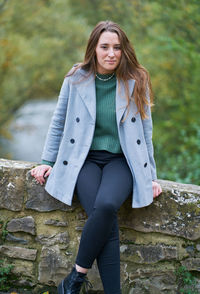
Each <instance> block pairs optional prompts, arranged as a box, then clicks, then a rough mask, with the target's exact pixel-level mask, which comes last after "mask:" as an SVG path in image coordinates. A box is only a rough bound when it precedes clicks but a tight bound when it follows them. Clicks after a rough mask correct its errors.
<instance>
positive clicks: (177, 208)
mask: <svg viewBox="0 0 200 294" xmlns="http://www.w3.org/2000/svg"><path fill="white" fill-rule="evenodd" d="M159 183H160V184H161V186H162V189H163V193H162V195H160V196H159V197H158V198H156V199H155V200H154V202H153V203H152V204H151V205H150V206H148V207H144V208H138V209H130V207H131V199H130V198H129V199H128V200H127V201H126V203H125V204H124V205H123V206H122V207H121V209H120V213H119V222H120V226H121V227H122V228H123V227H124V228H132V229H134V230H136V231H140V232H159V233H162V234H168V235H173V236H180V237H184V238H186V239H189V240H197V239H199V238H200V221H199V220H200V186H196V185H188V184H181V183H175V182H171V181H164V180H159Z"/></svg>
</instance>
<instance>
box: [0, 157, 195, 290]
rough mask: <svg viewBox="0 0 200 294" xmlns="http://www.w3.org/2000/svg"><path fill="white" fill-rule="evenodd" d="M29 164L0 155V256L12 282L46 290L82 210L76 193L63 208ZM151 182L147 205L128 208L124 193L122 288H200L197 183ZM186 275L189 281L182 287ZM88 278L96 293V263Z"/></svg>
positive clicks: (74, 244)
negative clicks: (154, 189)
mask: <svg viewBox="0 0 200 294" xmlns="http://www.w3.org/2000/svg"><path fill="white" fill-rule="evenodd" d="M33 166H34V163H31V162H24V161H12V160H6V159H1V160H0V221H1V225H0V232H1V236H0V237H1V239H0V255H1V256H0V260H3V261H4V262H5V264H8V263H9V264H12V265H13V269H12V274H13V277H15V280H13V283H14V285H15V286H16V287H17V286H18V287H23V288H26V287H27V288H29V289H31V292H30V293H37V294H39V293H42V291H44V290H46V289H50V294H51V293H56V292H55V289H56V285H57V284H58V282H59V281H60V280H61V279H62V278H63V277H64V276H66V275H67V274H68V272H69V271H70V270H71V267H72V265H73V264H74V261H75V256H76V252H77V249H78V242H79V240H80V235H81V231H82V228H83V226H84V223H85V221H86V215H85V213H84V211H83V209H82V208H81V207H80V205H79V203H78V201H77V200H76V197H75V199H74V201H73V206H71V207H69V206H67V205H64V204H62V203H61V202H59V201H57V200H55V199H54V198H53V197H51V196H50V195H48V194H47V193H46V192H45V191H44V187H43V186H40V185H39V184H37V183H36V181H35V180H34V179H33V178H32V177H31V175H30V169H31V168H32V167H33ZM159 183H160V184H161V186H162V189H163V193H162V195H160V197H158V198H157V199H156V200H155V201H154V203H153V204H151V205H150V206H148V207H145V208H140V209H133V208H131V198H129V199H128V200H127V201H126V202H125V204H124V205H123V206H122V207H121V209H120V211H119V224H120V241H121V246H120V251H121V282H122V291H123V292H122V293H123V294H132V293H135V294H143V293H144V294H145V293H147V294H148V293H153V294H157V293H158V294H159V293H167V294H175V293H181V292H180V291H181V290H180V289H181V288H183V287H185V289H186V288H187V287H189V288H188V289H190V290H191V291H193V292H184V293H200V186H196V185H187V184H181V183H176V182H171V181H164V180H159ZM177 271H178V272H179V274H177ZM187 273H191V274H192V276H190V279H191V280H192V278H191V277H194V278H195V280H194V281H196V284H195V282H193V283H192V285H184V274H187ZM88 277H89V280H90V281H91V282H92V284H93V291H92V292H91V293H103V291H102V286H101V281H100V278H99V274H98V269H97V265H96V264H94V265H93V268H92V270H90V272H89V274H88ZM113 282H114V281H113ZM51 291H52V292H51ZM188 291H189V290H188ZM195 291H196V292H195Z"/></svg>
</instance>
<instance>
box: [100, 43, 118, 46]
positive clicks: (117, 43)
mask: <svg viewBox="0 0 200 294" xmlns="http://www.w3.org/2000/svg"><path fill="white" fill-rule="evenodd" d="M100 45H109V43H100ZM114 46H120V43H117V44H114Z"/></svg>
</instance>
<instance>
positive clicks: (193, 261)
mask: <svg viewBox="0 0 200 294" xmlns="http://www.w3.org/2000/svg"><path fill="white" fill-rule="evenodd" d="M181 264H182V265H183V266H185V267H186V269H187V270H188V271H197V272H200V258H187V259H185V260H183V261H182V262H181Z"/></svg>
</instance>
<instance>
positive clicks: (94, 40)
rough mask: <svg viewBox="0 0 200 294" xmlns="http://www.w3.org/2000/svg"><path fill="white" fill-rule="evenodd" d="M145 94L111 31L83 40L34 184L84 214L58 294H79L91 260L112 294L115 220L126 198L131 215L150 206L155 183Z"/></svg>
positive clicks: (116, 286)
mask: <svg viewBox="0 0 200 294" xmlns="http://www.w3.org/2000/svg"><path fill="white" fill-rule="evenodd" d="M151 106H152V91H151V83H150V78H149V74H148V72H147V71H146V70H145V68H144V67H142V66H141V65H140V64H139V62H138V60H137V58H136V55H135V51H134V49H133V47H132V46H131V44H130V42H129V40H128V38H127V36H126V34H125V33H124V32H123V31H122V29H121V28H120V27H119V25H118V24H116V23H113V22H111V21H103V22H100V23H98V24H97V25H96V27H95V28H94V30H93V31H92V33H91V35H90V38H89V40H88V44H87V48H86V53H85V58H84V61H83V63H81V64H79V65H76V66H74V67H73V68H72V70H71V71H70V72H69V73H68V75H67V76H66V77H65V79H64V82H63V85H62V88H61V91H60V95H59V99H58V103H57V106H56V109H55V112H54V115H53V117H52V121H51V124H50V127H49V131H48V134H47V138H46V142H45V146H44V150H43V154H42V159H43V164H42V165H40V166H37V167H36V168H34V169H32V171H31V173H32V176H34V177H35V178H36V179H37V181H38V183H40V184H44V182H45V178H46V177H48V180H47V183H46V187H45V189H46V191H47V192H48V193H49V194H50V195H52V196H53V197H55V198H56V199H58V200H60V201H62V202H64V203H66V204H68V205H71V203H72V198H73V194H74V191H75V192H76V194H77V196H78V199H79V201H80V203H81V205H82V206H83V208H84V209H85V211H86V213H87V215H88V220H87V222H86V224H85V226H84V229H83V232H82V236H81V241H80V245H79V250H78V254H77V257H76V262H75V266H74V267H73V269H72V271H71V273H70V274H69V275H68V276H67V277H66V278H65V279H64V280H63V281H62V282H61V283H60V284H59V286H58V293H59V294H70V293H79V292H80V288H81V285H82V284H83V283H84V282H85V281H86V274H87V271H88V269H90V268H91V267H92V264H93V262H94V260H95V259H96V260H97V264H98V268H99V273H100V276H101V280H102V283H103V287H104V292H105V293H106V294H119V293H121V289H120V253H119V234H118V222H117V212H118V210H119V208H120V206H121V205H122V204H123V202H124V201H125V200H126V199H127V197H128V196H129V195H130V194H132V207H133V208H139V207H144V206H147V205H149V204H151V203H152V201H153V198H154V197H157V196H158V195H159V194H160V193H161V192H162V190H161V187H160V185H159V184H158V183H157V182H156V179H157V177H156V167H155V161H154V157H153V145H152V119H151Z"/></svg>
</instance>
